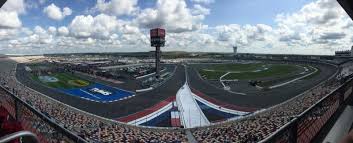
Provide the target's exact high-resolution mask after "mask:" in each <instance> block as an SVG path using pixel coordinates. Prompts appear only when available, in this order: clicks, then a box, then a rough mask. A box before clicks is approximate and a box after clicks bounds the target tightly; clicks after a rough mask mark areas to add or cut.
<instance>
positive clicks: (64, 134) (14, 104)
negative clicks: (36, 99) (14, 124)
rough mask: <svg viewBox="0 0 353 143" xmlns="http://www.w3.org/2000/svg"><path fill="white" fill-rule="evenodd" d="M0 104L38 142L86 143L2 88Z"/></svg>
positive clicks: (0, 89) (0, 90)
mask: <svg viewBox="0 0 353 143" xmlns="http://www.w3.org/2000/svg"><path fill="white" fill-rule="evenodd" d="M0 103H1V105H2V106H3V107H4V108H5V109H6V110H7V111H8V112H9V114H10V115H12V116H13V117H14V118H15V120H16V121H18V122H19V123H20V124H21V126H22V128H23V129H24V130H27V131H31V132H33V133H34V134H36V135H37V137H38V140H39V142H48V139H50V141H52V140H54V141H55V140H56V141H65V142H77V143H86V141H85V140H84V139H83V138H81V137H80V136H78V135H76V134H74V133H73V132H70V131H69V130H67V129H66V128H64V127H63V126H60V125H59V124H57V123H56V122H55V121H54V120H53V119H52V118H50V117H48V116H46V115H45V114H43V113H42V112H40V111H38V110H37V109H35V108H32V106H31V105H30V103H26V102H25V101H23V100H21V99H20V98H18V97H17V96H15V95H13V94H12V93H10V91H9V90H7V89H5V88H3V87H1V88H0Z"/></svg>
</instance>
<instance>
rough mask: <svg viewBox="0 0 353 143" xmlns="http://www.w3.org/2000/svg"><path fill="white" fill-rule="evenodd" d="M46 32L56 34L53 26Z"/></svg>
mask: <svg viewBox="0 0 353 143" xmlns="http://www.w3.org/2000/svg"><path fill="white" fill-rule="evenodd" d="M48 32H49V33H50V34H52V35H55V34H56V28H55V27H53V26H49V28H48Z"/></svg>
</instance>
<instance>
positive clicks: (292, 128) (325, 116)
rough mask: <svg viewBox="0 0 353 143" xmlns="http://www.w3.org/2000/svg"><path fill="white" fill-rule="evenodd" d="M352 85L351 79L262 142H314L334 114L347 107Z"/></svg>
mask: <svg viewBox="0 0 353 143" xmlns="http://www.w3.org/2000/svg"><path fill="white" fill-rule="evenodd" d="M352 85H353V80H352V78H351V79H349V80H348V81H346V82H345V83H344V84H343V85H341V86H340V87H339V88H337V89H336V90H334V91H332V92H331V93H330V94H328V95H326V96H325V97H324V98H322V99H321V100H319V101H318V102H317V103H316V104H314V105H312V106H311V107H310V108H308V109H307V110H305V111H304V112H303V113H302V114H300V115H298V116H297V117H296V118H294V119H292V121H290V122H289V123H288V124H286V125H285V126H283V127H282V128H280V129H279V130H277V131H276V132H274V133H273V134H272V135H270V136H269V137H267V138H266V139H264V140H263V141H262V142H263V143H267V142H268V143H309V142H312V141H313V139H314V138H315V137H316V136H317V135H318V133H319V132H320V130H321V129H322V128H323V127H324V125H325V124H326V123H327V122H328V121H329V119H330V118H331V117H332V116H333V114H334V113H335V112H336V111H337V110H338V109H339V108H340V107H344V106H345V104H346V103H345V100H346V99H348V98H349V97H350V96H351V95H352Z"/></svg>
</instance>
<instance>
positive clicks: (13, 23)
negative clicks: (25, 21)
mask: <svg viewBox="0 0 353 143" xmlns="http://www.w3.org/2000/svg"><path fill="white" fill-rule="evenodd" d="M0 21H1V22H0V29H1V28H19V27H21V26H22V22H21V20H20V19H19V18H18V14H17V13H16V12H8V11H3V10H0Z"/></svg>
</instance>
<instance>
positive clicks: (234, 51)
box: [233, 46, 238, 55]
mask: <svg viewBox="0 0 353 143" xmlns="http://www.w3.org/2000/svg"><path fill="white" fill-rule="evenodd" d="M237 50H238V47H237V46H233V54H234V55H236V54H237Z"/></svg>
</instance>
